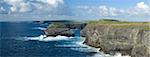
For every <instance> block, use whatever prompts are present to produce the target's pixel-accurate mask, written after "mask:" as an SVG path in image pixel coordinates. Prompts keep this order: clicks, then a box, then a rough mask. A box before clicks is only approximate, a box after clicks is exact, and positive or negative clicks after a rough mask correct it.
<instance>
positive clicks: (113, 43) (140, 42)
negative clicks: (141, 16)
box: [83, 24, 150, 57]
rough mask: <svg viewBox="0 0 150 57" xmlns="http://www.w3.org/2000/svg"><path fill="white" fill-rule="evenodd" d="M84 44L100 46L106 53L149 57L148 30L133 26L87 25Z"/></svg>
mask: <svg viewBox="0 0 150 57" xmlns="http://www.w3.org/2000/svg"><path fill="white" fill-rule="evenodd" d="M83 32H84V33H85V36H86V40H85V42H84V43H85V44H87V45H90V46H93V47H96V48H101V51H103V52H104V53H108V54H112V55H113V54H114V53H116V52H120V53H122V54H123V55H131V57H150V31H149V30H143V29H135V28H119V27H117V28H114V27H112V26H111V25H103V24H102V25H101V24H99V25H89V24H88V25H87V26H86V27H85V28H84V30H83Z"/></svg>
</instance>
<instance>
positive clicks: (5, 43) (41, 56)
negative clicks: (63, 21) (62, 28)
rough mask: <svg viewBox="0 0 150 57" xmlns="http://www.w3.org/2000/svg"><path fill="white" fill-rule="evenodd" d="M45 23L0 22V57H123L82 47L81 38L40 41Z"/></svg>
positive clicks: (54, 38) (50, 38) (61, 37)
mask: <svg viewBox="0 0 150 57" xmlns="http://www.w3.org/2000/svg"><path fill="white" fill-rule="evenodd" d="M48 25H49V24H48V23H36V22H32V21H31V22H0V57H125V56H121V55H120V54H117V55H115V56H110V55H108V54H104V53H103V52H99V49H97V48H93V47H90V46H87V45H85V44H82V43H83V42H84V40H85V37H80V36H75V37H66V36H60V35H58V36H56V37H48V38H47V39H42V37H43V36H44V32H43V30H45V29H46V27H47V26H48Z"/></svg>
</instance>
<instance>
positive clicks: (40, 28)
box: [32, 27, 46, 30]
mask: <svg viewBox="0 0 150 57" xmlns="http://www.w3.org/2000/svg"><path fill="white" fill-rule="evenodd" d="M32 29H39V30H46V28H43V27H34V28H32Z"/></svg>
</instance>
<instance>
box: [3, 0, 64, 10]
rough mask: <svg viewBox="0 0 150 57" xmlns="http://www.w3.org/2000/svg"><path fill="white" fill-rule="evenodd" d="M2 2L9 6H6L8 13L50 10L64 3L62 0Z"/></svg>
mask: <svg viewBox="0 0 150 57" xmlns="http://www.w3.org/2000/svg"><path fill="white" fill-rule="evenodd" d="M4 3H5V4H7V5H10V6H11V7H9V8H8V9H9V12H10V13H24V12H32V11H37V10H40V11H45V9H46V11H48V10H50V11H52V10H53V9H55V8H57V7H59V6H62V5H63V4H64V2H63V0H3V4H4ZM3 7H7V6H3ZM8 9H7V10H8Z"/></svg>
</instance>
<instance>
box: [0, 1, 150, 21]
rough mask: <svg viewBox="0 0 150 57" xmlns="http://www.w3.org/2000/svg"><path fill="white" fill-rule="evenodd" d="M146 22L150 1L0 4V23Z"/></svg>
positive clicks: (16, 2) (22, 2) (149, 19)
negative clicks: (101, 20)
mask: <svg viewBox="0 0 150 57" xmlns="http://www.w3.org/2000/svg"><path fill="white" fill-rule="evenodd" d="M103 18H108V19H117V20H124V21H150V0H0V21H33V20H34V21H35V20H38V21H39V20H99V19H103Z"/></svg>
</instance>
